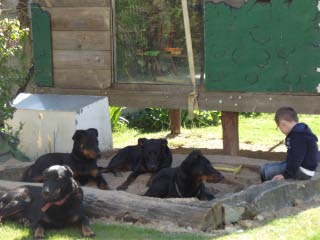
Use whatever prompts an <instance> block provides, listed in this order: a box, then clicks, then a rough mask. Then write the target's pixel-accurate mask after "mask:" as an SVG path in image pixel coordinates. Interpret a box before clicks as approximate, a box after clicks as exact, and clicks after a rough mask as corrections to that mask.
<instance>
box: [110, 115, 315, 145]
mask: <svg viewBox="0 0 320 240" xmlns="http://www.w3.org/2000/svg"><path fill="white" fill-rule="evenodd" d="M273 118H274V115H273V114H261V115H260V116H258V117H254V118H246V117H243V116H241V117H240V119H239V138H240V148H241V149H249V150H264V151H266V150H268V149H269V148H271V147H272V146H274V145H276V144H277V143H279V142H280V141H281V140H283V139H284V137H285V136H284V135H283V134H282V133H281V132H280V131H279V130H277V129H276V124H275V122H274V120H273ZM300 121H301V122H305V123H307V124H308V125H309V126H310V128H311V129H312V131H313V132H314V133H315V134H316V135H318V136H320V124H319V122H320V116H319V115H300ZM168 134H169V131H161V132H157V133H141V132H139V131H137V130H134V129H126V131H121V132H116V133H114V134H113V143H114V148H122V147H124V146H128V145H134V144H136V143H137V139H138V138H141V137H146V138H159V137H162V138H163V137H166V136H167V135H168ZM168 141H169V146H170V147H172V148H177V147H188V148H211V149H219V148H222V127H221V125H219V126H211V127H205V128H191V129H186V128H182V129H181V136H177V137H174V138H168ZM282 150H283V151H285V149H284V148H282Z"/></svg>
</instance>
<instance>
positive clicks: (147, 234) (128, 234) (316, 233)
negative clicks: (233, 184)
mask: <svg viewBox="0 0 320 240" xmlns="http://www.w3.org/2000/svg"><path fill="white" fill-rule="evenodd" d="M92 229H93V230H94V232H95V233H96V234H97V236H96V238H95V239H97V240H108V239H112V240H135V239H136V240H144V239H145V240H162V239H163V240H164V239H167V240H277V239H281V240H318V239H320V207H318V208H312V209H309V210H306V211H303V212H301V213H299V214H298V215H295V216H289V217H286V218H281V219H276V220H273V221H271V222H269V223H267V224H266V225H264V226H261V227H257V228H254V229H249V230H246V231H245V232H243V233H237V234H231V235H226V236H221V237H210V236H205V235H193V234H174V233H161V232H159V231H155V230H150V229H144V228H140V227H133V226H121V225H105V224H102V223H95V224H93V225H92ZM0 236H1V238H0V239H1V240H18V239H32V237H31V236H32V233H31V231H30V230H29V229H27V228H23V227H21V226H20V225H18V224H14V223H5V224H2V225H1V226H0ZM80 238H81V234H80V230H79V229H76V228H71V229H70V228H68V229H64V230H59V231H57V230H48V231H46V239H48V240H73V239H80Z"/></svg>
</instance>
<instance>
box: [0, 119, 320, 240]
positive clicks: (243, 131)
mask: <svg viewBox="0 0 320 240" xmlns="http://www.w3.org/2000/svg"><path fill="white" fill-rule="evenodd" d="M300 121H301V122H305V123H307V124H308V125H309V126H310V127H311V129H312V130H313V132H314V133H315V134H316V135H318V136H320V124H319V122H320V116H313V115H301V116H300ZM168 133H169V132H168V131H162V132H159V133H144V134H141V133H139V132H138V131H136V130H132V129H128V130H126V131H122V132H116V133H114V134H113V141H114V147H115V148H121V147H124V146H127V145H132V144H136V142H137V139H138V138H140V137H146V138H159V137H166V136H167V134H168ZM181 135H182V136H183V137H182V138H179V137H177V138H172V139H169V144H170V146H171V147H184V146H194V147H199V148H200V147H208V146H204V145H203V142H204V141H206V140H214V139H218V140H219V139H220V140H221V136H222V130H221V126H213V127H207V128H201V129H184V128H183V129H182V134H181ZM239 135H240V142H246V143H250V144H257V145H259V146H260V145H261V146H262V145H263V146H266V147H271V146H273V145H275V144H277V143H278V142H279V141H280V140H283V139H284V135H283V134H281V133H280V132H279V130H276V125H275V123H274V121H273V114H262V115H261V116H258V117H256V118H244V117H240V121H239ZM209 147H210V146H209ZM212 147H213V148H214V146H212ZM262 150H263V149H262ZM186 221H187V220H186ZM92 229H93V230H94V231H95V232H96V234H97V237H96V239H97V240H99V239H101V240H102V239H103V240H104V239H114V240H125V239H137V240H138V239H139V240H144V239H148V240H149V239H150V240H158V239H159V240H160V239H168V240H171V239H172V240H180V239H181V240H189V239H190V240H191V239H192V240H213V239H215V240H253V239H257V240H275V239H281V240H318V239H320V208H313V209H309V210H307V211H304V212H302V213H300V214H298V215H296V216H291V217H287V218H282V219H277V220H274V221H272V222H269V223H267V224H266V225H264V226H262V227H258V228H255V229H251V230H246V231H245V232H244V233H240V234H232V235H227V236H223V237H219V238H213V237H208V236H199V235H190V234H173V233H170V234H169V233H161V232H158V231H155V230H150V229H144V228H139V227H133V226H126V225H123V226H121V225H104V224H102V223H95V224H93V225H92ZM31 235H32V234H31V231H30V230H29V229H27V228H24V227H22V226H21V225H18V224H14V223H5V224H2V225H0V239H1V240H7V239H8V240H18V239H32V237H31ZM46 237H47V238H46V239H49V240H71V239H80V238H81V234H80V230H79V229H75V228H72V229H64V230H61V231H60V230H59V231H54V230H49V231H47V232H46Z"/></svg>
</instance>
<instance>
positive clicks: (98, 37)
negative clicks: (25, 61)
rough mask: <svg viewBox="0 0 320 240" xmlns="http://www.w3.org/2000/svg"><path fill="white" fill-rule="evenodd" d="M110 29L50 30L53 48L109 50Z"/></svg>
mask: <svg viewBox="0 0 320 240" xmlns="http://www.w3.org/2000/svg"><path fill="white" fill-rule="evenodd" d="M110 38H111V32H110V31H52V47H53V50H102V51H106V50H108V51H111V39H110Z"/></svg>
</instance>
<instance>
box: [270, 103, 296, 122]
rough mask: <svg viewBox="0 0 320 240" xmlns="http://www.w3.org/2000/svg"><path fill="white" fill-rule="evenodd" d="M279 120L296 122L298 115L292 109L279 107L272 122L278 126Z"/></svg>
mask: <svg viewBox="0 0 320 240" xmlns="http://www.w3.org/2000/svg"><path fill="white" fill-rule="evenodd" d="M280 120H286V121H289V122H293V121H294V122H298V121H299V118H298V114H297V112H296V111H295V110H294V109H293V108H292V107H281V108H279V109H278V110H277V112H276V114H275V116H274V121H275V122H276V123H277V125H279V122H280Z"/></svg>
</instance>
